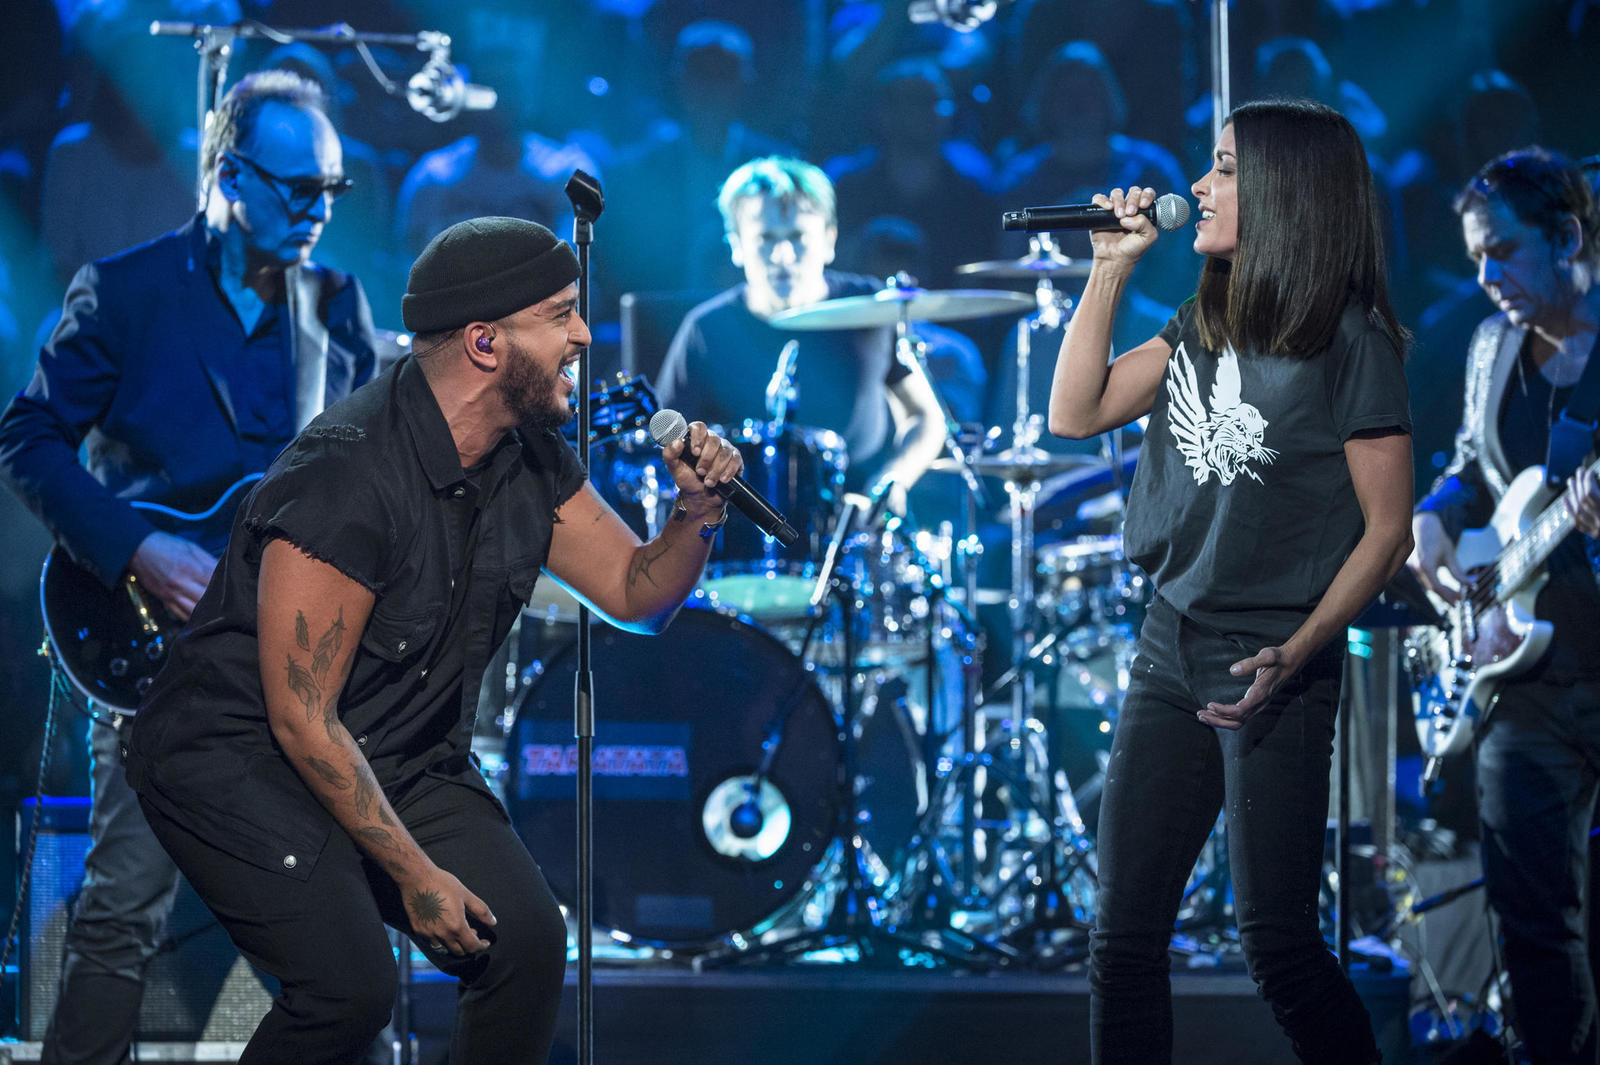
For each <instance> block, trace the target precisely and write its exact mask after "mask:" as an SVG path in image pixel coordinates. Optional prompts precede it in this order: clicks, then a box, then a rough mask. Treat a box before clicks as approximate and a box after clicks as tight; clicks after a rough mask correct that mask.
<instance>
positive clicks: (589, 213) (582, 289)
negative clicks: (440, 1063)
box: [566, 170, 606, 1065]
mask: <svg viewBox="0 0 1600 1065" xmlns="http://www.w3.org/2000/svg"><path fill="white" fill-rule="evenodd" d="M566 194H567V199H568V200H569V201H571V203H572V243H573V245H574V246H576V248H577V250H578V316H579V317H580V318H582V319H584V320H585V321H588V319H589V246H590V245H591V244H593V243H594V223H595V219H597V218H599V217H600V213H601V212H602V211H604V210H605V207H606V198H605V195H604V194H603V193H602V192H601V190H600V183H599V182H597V181H596V180H595V179H594V178H593V177H591V176H589V175H588V174H586V173H584V172H583V171H582V170H574V171H573V172H572V177H571V178H569V179H568V181H567V185H566ZM578 381H579V382H580V387H579V389H578V439H579V440H581V441H585V447H584V453H583V454H581V455H580V456H579V457H580V459H581V460H582V463H583V473H584V476H585V477H587V476H588V475H589V466H590V456H589V454H588V452H589V450H590V449H591V447H592V444H590V443H588V441H589V425H590V421H591V420H592V414H591V411H590V403H589V348H588V346H587V345H585V346H584V347H583V349H582V350H581V351H579V352H578ZM589 637H590V631H589V608H588V607H587V606H585V605H584V603H583V600H581V599H580V600H579V601H578V662H577V673H576V677H575V680H574V690H573V735H574V736H575V737H576V739H577V754H578V766H577V778H578V779H577V788H578V804H577V805H578V818H577V820H578V838H577V850H578V861H577V865H578V928H577V937H576V938H577V940H578V1059H577V1060H578V1065H593V1062H594V933H593V929H594V672H593V666H592V662H591V656H592V654H593V652H592V650H591V646H590V639H589Z"/></svg>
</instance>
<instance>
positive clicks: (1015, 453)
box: [928, 448, 1105, 481]
mask: <svg viewBox="0 0 1600 1065" xmlns="http://www.w3.org/2000/svg"><path fill="white" fill-rule="evenodd" d="M972 466H973V469H974V470H976V471H977V472H978V473H981V474H983V475H984V476H985V477H999V478H1002V479H1004V480H1007V481H1019V480H1026V479H1035V480H1037V479H1040V478H1044V477H1051V476H1054V475H1055V474H1058V473H1067V472H1069V471H1078V470H1093V469H1102V468H1104V467H1105V460H1104V459H1102V458H1100V457H1099V456H1098V455H1070V454H1069V455H1060V454H1056V453H1055V452H1051V451H1041V450H1040V449H1039V448H1027V449H1024V450H1018V449H1015V448H1008V449H1007V450H1005V451H997V452H995V453H994V454H993V455H979V456H978V457H977V458H976V459H975V460H974V461H973V464H972ZM928 468H929V469H931V470H940V471H944V472H949V473H958V472H960V470H961V464H960V463H959V462H958V461H956V459H954V458H951V457H948V456H947V457H945V458H940V459H935V460H934V462H933V465H932V466H930V467H928Z"/></svg>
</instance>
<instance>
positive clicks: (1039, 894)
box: [1001, 233, 1093, 968]
mask: <svg viewBox="0 0 1600 1065" xmlns="http://www.w3.org/2000/svg"><path fill="white" fill-rule="evenodd" d="M1030 243H1031V245H1032V253H1033V254H1034V255H1051V254H1053V253H1054V243H1053V241H1052V239H1051V237H1050V235H1049V234H1047V233H1041V234H1036V235H1035V236H1033V237H1032V238H1031V240H1030ZM1035 299H1036V302H1037V304H1038V310H1037V311H1035V312H1034V313H1033V314H1032V315H1029V316H1028V317H1025V318H1023V319H1022V320H1020V321H1019V322H1018V323H1017V395H1016V419H1015V421H1014V423H1013V425H1012V433H1011V449H1010V450H1011V454H1012V456H1013V457H1014V459H1015V462H1016V463H1017V465H1018V466H1024V467H1025V465H1026V464H1027V463H1029V462H1033V463H1035V464H1038V465H1042V464H1043V459H1044V458H1045V452H1044V451H1043V450H1042V449H1041V448H1039V447H1038V446H1037V441H1038V439H1039V428H1040V423H1041V419H1039V418H1038V417H1037V416H1036V415H1034V414H1031V413H1030V412H1029V410H1028V390H1029V385H1030V383H1031V376H1030V372H1029V359H1030V356H1031V354H1032V333H1033V331H1034V330H1035V329H1037V328H1039V327H1041V326H1049V327H1054V326H1057V325H1060V324H1061V323H1062V321H1063V320H1064V317H1065V313H1066V311H1067V309H1068V308H1069V307H1070V301H1068V300H1066V298H1065V297H1063V296H1061V295H1059V294H1058V293H1057V292H1056V291H1055V288H1054V286H1053V285H1052V284H1051V282H1050V278H1049V277H1048V276H1047V275H1045V274H1041V275H1040V276H1039V279H1038V281H1037V282H1036V287H1035ZM1005 486H1006V495H1007V497H1008V499H1009V502H1010V507H1009V510H1010V518H1011V599H1010V601H1009V606H1010V611H1009V613H1010V620H1011V651H1012V654H1011V662H1012V669H1011V671H1010V672H1009V673H1008V674H1007V677H1008V678H1009V686H1010V689H1011V700H1010V702H1011V715H1010V718H1009V720H1008V721H1007V722H1006V726H1005V727H1004V728H1003V729H1002V732H1003V733H1006V734H1008V735H1006V736H1005V737H1004V738H1003V740H1002V743H1001V747H1002V749H1009V750H1011V751H1014V752H1015V755H1014V757H1017V758H1019V759H1020V760H1021V766H1020V768H1021V770H1022V773H1021V776H1022V777H1023V778H1024V779H1027V780H1031V779H1033V777H1032V775H1030V774H1028V773H1027V757H1028V751H1027V746H1028V745H1029V744H1030V743H1032V744H1034V745H1035V746H1036V747H1037V748H1038V750H1039V752H1040V754H1039V757H1040V762H1041V765H1042V767H1043V770H1044V772H1043V773H1042V774H1039V775H1041V776H1042V777H1043V787H1042V789H1040V790H1039V793H1038V794H1037V796H1036V797H1035V801H1036V803H1037V805H1038V808H1039V809H1041V810H1043V811H1044V812H1045V813H1046V818H1047V821H1048V823H1049V825H1050V834H1049V839H1048V840H1047V841H1046V843H1045V844H1044V846H1043V847H1042V848H1041V849H1040V850H1038V851H1037V854H1038V857H1039V869H1038V873H1037V875H1036V876H1034V877H1033V878H1032V888H1031V890H1029V891H1028V893H1029V894H1031V896H1032V898H1033V909H1032V915H1031V916H1030V917H1029V918H1028V920H1027V921H1025V922H1024V923H1023V924H1022V925H1021V926H1020V927H1018V928H1016V929H1013V930H1012V931H1011V932H1010V933H1009V934H1008V939H1009V940H1010V941H1011V942H1012V943H1014V944H1018V945H1022V944H1028V943H1031V944H1032V947H1033V951H1032V953H1033V957H1034V961H1035V964H1038V965H1040V966H1041V967H1044V968H1052V967H1057V966H1059V965H1065V964H1069V963H1070V962H1072V961H1075V960H1079V959H1080V958H1081V957H1082V956H1083V951H1082V950H1081V948H1079V949H1074V950H1071V951H1057V950H1056V949H1055V948H1054V947H1053V946H1052V945H1051V933H1053V932H1055V931H1058V930H1062V929H1067V930H1073V931H1084V930H1086V929H1085V928H1084V926H1083V923H1082V922H1081V921H1079V920H1077V919H1076V918H1075V917H1074V916H1073V914H1072V913H1071V908H1070V907H1069V906H1067V905H1065V901H1064V898H1063V891H1062V885H1063V884H1065V883H1066V879H1067V877H1069V876H1071V875H1072V874H1073V873H1074V872H1075V871H1077V870H1079V869H1082V870H1085V871H1087V872H1089V874H1090V875H1091V876H1092V875H1093V872H1092V869H1090V868H1089V865H1088V858H1089V854H1088V848H1087V842H1086V840H1085V839H1084V827H1083V823H1082V821H1081V819H1079V818H1078V816H1077V809H1076V806H1075V804H1073V803H1072V797H1071V792H1070V791H1067V790H1065V789H1060V790H1058V789H1057V786H1056V781H1055V774H1054V773H1053V772H1052V771H1051V770H1050V766H1049V759H1048V751H1047V749H1046V748H1045V746H1044V743H1045V741H1044V726H1043V724H1042V723H1041V722H1039V721H1038V720H1037V718H1036V717H1035V714H1034V699H1035V689H1034V680H1035V677H1034V672H1033V670H1032V669H1029V668H1028V667H1027V664H1028V663H1029V662H1030V661H1031V660H1033V658H1034V656H1036V655H1039V654H1042V653H1043V652H1044V650H1046V649H1047V648H1048V646H1049V645H1050V643H1051V641H1050V640H1049V639H1048V638H1047V639H1046V641H1043V642H1042V643H1039V644H1036V641H1035V636H1036V633H1035V628H1034V623H1035V620H1036V618H1035V614H1036V611H1035V589H1034V579H1033V578H1034V510H1035V506H1036V504H1037V502H1038V496H1039V492H1040V489H1041V482H1040V478H1039V473H1038V471H1028V470H1026V469H1021V470H1015V471H1012V472H1011V473H1010V474H1008V476H1007V477H1006V481H1005ZM1029 733H1034V735H1032V736H1030V735H1029ZM1036 783H1037V782H1036ZM1068 830H1070V835H1071V837H1072V839H1071V841H1070V842H1069V840H1068V839H1067V838H1066V837H1067V836H1068V834H1069V832H1068ZM1030 856H1031V855H1028V854H1025V856H1024V862H1026V861H1027V859H1028V858H1029V857H1030Z"/></svg>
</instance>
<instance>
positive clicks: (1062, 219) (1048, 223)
mask: <svg viewBox="0 0 1600 1065" xmlns="http://www.w3.org/2000/svg"><path fill="white" fill-rule="evenodd" d="M1140 213H1141V214H1143V215H1144V216H1145V217H1146V218H1148V219H1150V220H1151V221H1152V222H1154V223H1155V224H1156V228H1157V229H1165V230H1172V229H1177V228H1178V227H1179V226H1181V225H1183V224H1184V223H1185V222H1187V221H1188V220H1189V201H1188V200H1186V199H1184V198H1183V197H1182V196H1179V195H1178V194H1177V193H1176V192H1169V193H1167V194H1166V195H1165V196H1160V197H1157V198H1156V202H1155V203H1153V204H1151V205H1150V206H1149V207H1146V208H1145V209H1144V210H1143V211H1141V212H1140ZM1000 228H1002V229H1020V230H1023V231H1024V232H1027V233H1041V232H1048V231H1052V230H1060V229H1121V228H1122V220H1121V219H1120V218H1118V217H1117V213H1116V212H1115V211H1113V210H1111V209H1110V208H1107V207H1096V206H1095V205H1094V204H1092V203H1064V204H1061V205H1060V206H1057V207H1024V208H1023V209H1022V210H1020V211H1007V212H1006V213H1005V214H1003V215H1001V216H1000Z"/></svg>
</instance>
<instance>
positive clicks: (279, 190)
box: [0, 71, 375, 1065]
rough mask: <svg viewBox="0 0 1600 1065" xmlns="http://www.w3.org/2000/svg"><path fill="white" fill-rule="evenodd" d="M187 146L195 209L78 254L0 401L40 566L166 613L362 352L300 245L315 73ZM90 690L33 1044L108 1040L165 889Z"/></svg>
mask: <svg viewBox="0 0 1600 1065" xmlns="http://www.w3.org/2000/svg"><path fill="white" fill-rule="evenodd" d="M202 156H203V161H204V164H205V172H206V183H205V184H206V188H205V191H204V197H205V198H204V204H203V210H202V211H201V213H199V214H198V215H197V216H196V217H195V218H194V219H193V220H192V221H190V222H189V224H188V225H186V226H184V227H183V228H181V229H178V230H176V231H174V232H172V233H168V234H166V235H165V236H162V237H159V238H157V239H156V240H153V241H151V242H150V243H148V244H143V245H140V246H138V247H136V248H133V249H130V250H128V251H126V252H122V253H120V254H118V255H114V256H111V257H110V258H107V259H102V260H100V261H97V262H94V263H90V264H88V265H86V266H84V267H83V268H82V269H80V270H79V271H78V273H77V275H76V276H75V277H74V278H73V280H72V284H71V286H70V288H69V289H68V291H67V294H66V299H65V302H64V305H63V308H62V316H61V322H60V324H59V325H58V326H56V328H55V330H54V332H52V334H51V335H50V339H49V340H48V341H47V342H46V344H45V345H44V349H43V350H42V351H41V352H40V355H39V364H38V367H37V369H36V370H35V372H34V376H33V379H32V381H31V382H30V383H29V384H28V385H27V387H26V388H24V389H23V390H22V392H21V393H20V394H19V395H17V396H16V398H15V399H14V400H13V401H12V402H11V404H10V406H9V407H8V408H7V409H6V411H5V413H4V415H3V417H0V476H3V478H4V480H5V482H6V483H7V484H8V485H9V487H10V488H11V489H12V491H14V492H16V493H17V495H18V496H19V497H20V498H21V499H22V500H23V502H25V503H26V504H27V505H28V507H29V508H30V509H31V510H32V511H33V512H34V513H35V514H36V515H38V517H39V519H40V520H41V521H43V522H44V523H45V525H46V526H48V527H49V529H50V531H51V533H52V534H54V536H55V538H56V541H57V543H58V545H60V546H59V548H58V550H57V551H56V552H55V555H53V556H52V561H51V566H52V568H54V567H55V566H57V565H60V566H62V567H68V566H71V567H75V568H77V569H80V570H82V571H83V572H84V576H83V578H82V586H83V587H85V588H86V589H89V590H94V589H96V588H99V589H104V590H106V591H107V592H108V593H109V594H108V595H107V597H106V601H107V602H108V603H109V602H114V601H116V597H117V596H120V595H122V593H123V592H124V591H126V589H127V587H128V585H127V583H126V582H127V580H128V579H129V577H130V576H131V578H132V580H133V581H134V582H135V583H136V586H137V587H138V588H140V589H142V590H143V592H144V594H145V595H146V596H147V597H148V598H150V599H153V600H155V603H154V604H152V606H153V607H154V606H159V607H161V608H164V612H165V613H166V614H168V615H170V616H171V618H172V619H173V624H174V625H176V624H178V623H180V622H181V621H183V620H186V619H187V618H188V617H189V612H190V611H191V610H192V609H193V608H194V605H195V603H196V602H197V601H198V600H199V598H200V595H201V593H202V592H203V591H204V590H205V588H206V584H207V582H208V581H209V580H210V579H211V574H212V570H213V569H214V568H215V566H216V563H217V555H218V554H219V553H220V551H221V549H222V547H223V545H224V543H225V541H226V535H227V530H228V524H229V521H230V518H231V512H232V509H233V507H234V506H236V505H237V503H238V501H239V500H240V499H242V498H243V496H244V494H245V492H244V491H243V490H242V488H239V487H234V490H233V491H232V492H230V491H229V489H230V487H233V486H238V485H239V483H240V482H241V481H245V482H246V483H248V479H250V478H251V477H259V476H260V474H261V473H262V472H263V471H265V470H266V468H267V467H268V465H270V464H271V462H272V460H273V459H274V458H275V457H276V456H277V454H278V452H279V451H281V450H282V449H283V448H284V447H285V446H286V445H287V444H288V443H289V441H290V440H291V439H292V438H293V437H294V435H295V434H296V432H298V431H299V429H300V428H301V427H302V426H304V425H305V424H306V423H307V422H308V421H310V419H311V418H312V417H313V416H315V415H316V414H317V413H318V412H319V411H320V410H321V409H322V407H323V405H324V404H325V403H332V402H334V401H336V400H338V399H341V398H343V397H344V396H345V395H347V394H348V393H349V392H350V391H351V390H352V389H353V388H355V387H356V386H358V385H361V384H363V383H365V382H366V380H367V379H368V378H369V377H371V376H372V373H373V368H374V364H375V354H374V338H373V330H372V320H371V318H372V315H371V311H370V310H369V308H368V306H367V299H366V295H365V294H364V293H363V291H362V289H361V285H360V284H359V283H358V282H357V281H356V279H355V278H353V277H350V276H348V275H345V274H341V273H339V272H337V271H334V270H329V269H325V268H323V267H321V266H318V265H316V264H314V263H312V262H311V261H310V255H311V251H312V249H313V248H314V247H315V246H316V244H317V240H318V238H319V237H320V236H321V235H322V231H323V227H324V226H325V225H327V223H328V221H329V219H330V218H331V216H332V213H333V201H334V199H335V198H336V197H337V196H338V195H339V194H340V193H342V192H343V191H345V189H346V188H348V186H349V182H348V181H347V180H346V179H345V177H344V172H343V163H342V159H341V155H340V147H339V138H338V136H337V135H336V134H335V132H334V129H333V126H332V124H331V123H330V122H329V121H328V118H327V116H326V114H325V109H324V101H323V98H322V95H321V91H320V90H319V89H317V88H316V87H315V86H314V85H313V84H312V83H310V82H308V81H305V80H304V79H302V78H300V77H298V76H297V75H294V74H291V73H288V72H286V71H265V72H261V73H256V74H252V75H249V76H247V77H245V78H243V79H242V80H241V81H240V82H239V83H238V84H236V85H235V86H234V87H233V88H232V89H231V90H230V91H229V92H228V93H227V94H226V95H225V96H224V97H223V98H222V100H221V101H220V103H219V104H218V106H217V109H216V110H215V111H214V112H213V114H212V119H211V122H210V123H209V125H208V128H207V132H206V139H205V143H204V144H203V146H202ZM85 442H87V451H88V464H87V466H83V465H80V464H79V462H78V450H79V447H80V445H82V444H84V443H85ZM219 500H221V501H223V505H222V506H220V507H218V508H217V515H216V518H215V520H213V521H212V522H209V523H207V525H206V528H207V529H208V530H209V529H214V530H215V531H216V534H215V535H214V536H210V537H209V538H208V535H207V533H205V532H201V531H200V528H201V527H200V526H188V525H181V524H180V525H177V526H171V525H170V523H159V522H157V521H156V520H153V514H154V513H155V512H154V511H153V510H151V509H149V508H148V504H159V505H160V506H161V507H164V508H167V509H168V510H169V511H172V512H179V515H180V517H181V516H182V515H190V514H196V513H199V512H204V511H206V510H208V509H209V508H211V507H212V505H213V504H214V503H217V502H218V501H219ZM136 501H137V502H138V504H139V505H137V506H136V505H135V502H136ZM169 517H170V515H169ZM164 525H166V526H170V527H164ZM52 643H58V641H55V640H54V639H53V640H52ZM56 653H57V655H58V656H59V655H60V654H61V648H60V646H59V645H58V646H57V647H56ZM80 687H82V685H80ZM86 693H87V692H86ZM102 702H103V701H97V702H96V704H95V706H96V711H97V712H96V713H95V717H96V721H95V722H94V723H93V724H92V725H91V726H90V746H91V753H92V756H93V763H92V766H93V768H92V786H93V810H92V813H91V816H90V835H91V838H92V844H93V845H92V847H91V849H90V851H89V853H88V856H87V858H86V860H85V876H84V884H83V888H82V891H81V893H80V895H79V897H78V902H77V907H76V910H75V912H74V915H73V920H72V924H71V927H70V929H69V931H68V934H67V944H66V959H65V964H64V967H63V970H62V981H61V988H60V994H59V997H58V998H57V1000H56V1010H55V1014H54V1016H53V1019H52V1021H51V1024H50V1028H49V1031H48V1032H47V1034H46V1036H45V1042H44V1052H43V1061H45V1062H104V1063H107V1065H113V1063H117V1062H121V1061H125V1060H126V1059H127V1054H128V1048H129V1044H130V1042H131V1041H132V1039H133V1035H134V1030H135V1028H136V1027H137V1024H138V1017H139V1005H140V1001H141V998H142V995H143V990H144V985H143V978H144V972H145V968H146V965H147V963H148V962H149V960H150V958H151V957H152V955H153V954H154V953H155V951H156V946H157V942H158V940H159V939H160V937H161V934H162V930H163V927H164V926H165V924H166V919H167V916H168V914H169V913H170V912H171V909H172V903H173V899H174V893H175V891H176V888H177V876H178V874H177V870H176V868H175V867H174V865H173V863H172V861H171V859H169V858H168V857H167V855H166V853H165V852H164V851H163V850H162V848H161V845H160V844H159V843H157V842H156V839H155V837H154V836H153V835H151V833H150V829H149V827H148V825H147V824H146V823H145V819H144V816H143V815H142V814H141V812H140V810H139V807H138V803H137V801H136V799H135V798H134V795H133V793H132V791H131V790H129V788H128V785H127V784H126V782H125V781H124V778H123V771H122V758H121V756H120V752H119V739H120V736H119V729H118V726H120V725H121V724H122V723H123V717H122V715H121V714H119V713H116V712H113V711H112V710H110V709H108V708H107V707H106V706H105V705H102ZM134 702H136V700H134Z"/></svg>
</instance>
